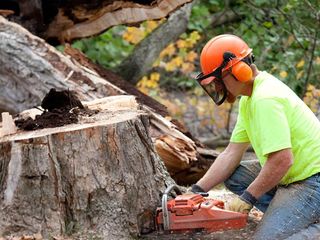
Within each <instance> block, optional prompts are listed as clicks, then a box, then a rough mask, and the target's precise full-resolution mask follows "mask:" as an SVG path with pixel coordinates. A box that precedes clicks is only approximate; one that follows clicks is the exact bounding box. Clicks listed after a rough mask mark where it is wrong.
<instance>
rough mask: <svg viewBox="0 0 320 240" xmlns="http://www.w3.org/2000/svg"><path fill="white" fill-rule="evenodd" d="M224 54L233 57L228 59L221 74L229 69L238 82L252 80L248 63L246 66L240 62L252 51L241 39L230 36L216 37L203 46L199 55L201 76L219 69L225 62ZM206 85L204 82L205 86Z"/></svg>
mask: <svg viewBox="0 0 320 240" xmlns="http://www.w3.org/2000/svg"><path fill="white" fill-rule="evenodd" d="M226 52H229V53H232V54H233V55H234V56H232V58H231V59H229V61H228V64H227V65H226V66H225V67H224V69H222V72H224V71H226V70H228V69H230V68H231V69H232V74H233V75H234V76H235V77H236V79H237V80H238V81H241V82H246V81H249V80H250V79H251V78H252V70H251V68H250V67H249V64H248V63H247V64H246V62H243V61H241V60H243V59H244V58H246V57H247V56H248V55H249V54H250V53H251V52H252V49H251V48H249V47H248V45H247V44H246V43H245V42H244V41H243V40H242V39H241V38H239V37H237V36H235V35H231V34H223V35H219V36H216V37H214V38H212V39H211V40H210V41H209V42H207V44H206V45H205V46H204V48H203V49H202V52H201V55H200V65H201V70H202V73H203V75H206V74H209V73H211V72H213V71H214V70H216V69H217V68H218V67H220V66H221V64H222V63H223V62H224V61H225V59H224V54H225V53H226ZM212 80H214V78H212V79H211V81H212ZM211 81H210V82H211ZM208 83H209V82H205V84H208Z"/></svg>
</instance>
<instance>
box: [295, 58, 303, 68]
mask: <svg viewBox="0 0 320 240" xmlns="http://www.w3.org/2000/svg"><path fill="white" fill-rule="evenodd" d="M303 66H304V60H303V59H302V60H300V61H299V62H298V63H297V65H296V67H297V68H302V67H303Z"/></svg>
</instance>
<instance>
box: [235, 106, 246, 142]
mask: <svg viewBox="0 0 320 240" xmlns="http://www.w3.org/2000/svg"><path fill="white" fill-rule="evenodd" d="M230 142H232V143H246V142H250V140H249V137H248V134H247V131H246V129H245V125H244V116H243V113H242V109H241V106H240V109H239V114H238V117H237V122H236V125H235V127H234V129H233V131H232V134H231V138H230Z"/></svg>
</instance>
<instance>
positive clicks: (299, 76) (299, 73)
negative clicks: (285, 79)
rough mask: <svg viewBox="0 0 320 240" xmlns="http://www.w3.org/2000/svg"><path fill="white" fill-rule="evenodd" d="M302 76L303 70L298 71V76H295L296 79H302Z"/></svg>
mask: <svg viewBox="0 0 320 240" xmlns="http://www.w3.org/2000/svg"><path fill="white" fill-rule="evenodd" d="M303 74H304V71H303V70H301V71H299V72H298V74H297V79H300V78H302V76H303Z"/></svg>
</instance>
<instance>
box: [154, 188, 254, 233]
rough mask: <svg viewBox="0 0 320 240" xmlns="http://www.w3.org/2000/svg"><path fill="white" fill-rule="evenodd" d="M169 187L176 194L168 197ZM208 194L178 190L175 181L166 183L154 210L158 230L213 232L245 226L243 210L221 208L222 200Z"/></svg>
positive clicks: (222, 206)
mask: <svg viewBox="0 0 320 240" xmlns="http://www.w3.org/2000/svg"><path fill="white" fill-rule="evenodd" d="M172 190H175V192H176V193H177V196H176V198H174V199H171V200H169V201H168V194H169V193H170V192H171V191H172ZM208 196H209V194H208V193H201V194H200V193H199V194H198V193H196V194H181V191H180V189H179V188H178V187H177V186H176V185H171V186H169V187H168V188H167V189H166V190H165V192H164V194H163V195H162V206H161V208H158V209H157V212H156V227H157V229H158V231H161V230H164V231H166V232H188V231H202V230H203V231H206V232H215V231H219V230H226V229H228V230H229V229H239V228H243V227H245V226H246V224H247V217H248V215H247V214H243V213H238V212H233V211H228V210H225V209H224V202H223V201H220V200H215V199H211V198H207V197H208Z"/></svg>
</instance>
